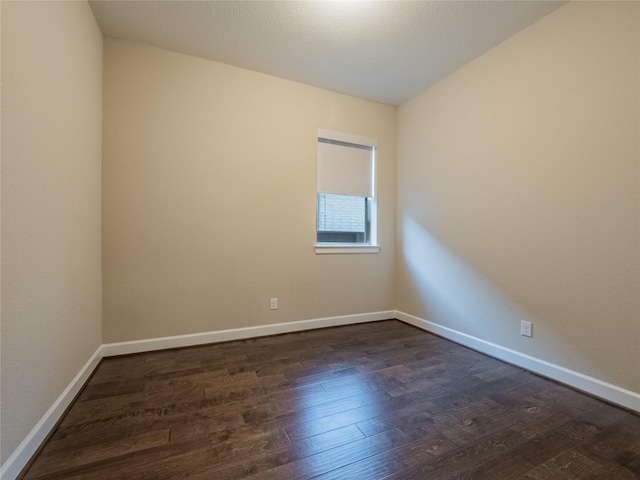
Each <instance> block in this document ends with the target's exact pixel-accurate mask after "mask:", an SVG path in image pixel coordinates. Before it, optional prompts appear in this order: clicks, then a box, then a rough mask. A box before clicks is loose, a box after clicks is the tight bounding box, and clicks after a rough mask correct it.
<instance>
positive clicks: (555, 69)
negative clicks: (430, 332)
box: [396, 2, 640, 392]
mask: <svg viewBox="0 0 640 480" xmlns="http://www.w3.org/2000/svg"><path fill="white" fill-rule="evenodd" d="M639 29H640V5H638V4H637V3H624V2H597V3H591V2H589V3H582V2H575V3H570V4H567V5H565V6H563V7H561V8H560V9H558V10H556V11H555V12H553V13H551V14H550V15H548V16H547V17H545V18H543V19H542V20H540V21H539V22H537V23H535V24H534V25H532V26H531V27H529V28H527V29H526V30H523V31H522V32H520V33H519V34H517V35H516V36H514V37H512V38H511V39H509V40H508V41H506V42H505V43H503V44H501V45H499V46H498V47H496V48H495V49H494V50H492V51H490V52H488V53H486V54H485V55H483V56H482V57H480V58H478V59H477V60H476V61H474V62H472V63H471V64H469V65H467V66H465V67H464V68H462V69H461V70H459V71H457V72H456V73H455V74H453V75H451V76H450V77H448V78H447V79H445V80H443V81H442V82H440V83H439V84H437V85H436V86H435V87H433V88H431V89H429V90H427V91H425V92H424V93H423V94H421V95H420V96H418V97H416V98H414V99H412V100H411V101H409V102H407V103H406V104H404V105H402V106H401V107H400V109H399V112H398V132H399V133H398V147H399V148H398V171H397V176H398V218H397V222H398V238H399V242H398V281H397V301H396V305H397V307H398V309H400V310H402V311H405V312H407V313H410V314H413V315H416V316H419V317H422V318H425V319H428V320H431V321H433V322H437V323H439V324H442V325H445V326H447V327H450V328H453V329H456V330H459V331H462V332H464V333H467V334H470V335H474V336H476V337H479V338H481V339H485V340H488V341H491V342H494V343H497V344H499V345H502V346H505V347H508V348H511V349H514V350H517V351H519V352H523V353H525V354H530V355H533V356H535V357H538V358H541V359H543V360H547V361H550V362H553V363H556V364H558V365H561V366H564V367H567V368H570V369H573V370H576V371H578V372H582V373H584V374H587V375H590V376H593V377H596V378H598V379H600V380H604V381H606V382H610V383H612V384H615V385H618V386H620V387H623V388H627V389H629V390H632V391H635V392H640V373H639V372H640V348H638V345H640V320H639V319H640V295H639V292H640V248H639V247H640V212H639V208H640V188H639V184H638V178H639V173H640V171H639V170H640V158H639V155H640V138H639V136H640V111H639V108H640V98H639V93H640V77H639V70H640V66H639V61H640V37H639ZM521 319H526V320H530V321H532V322H533V333H534V335H533V338H531V339H528V338H525V337H522V336H520V333H519V328H520V325H519V324H520V320H521Z"/></svg>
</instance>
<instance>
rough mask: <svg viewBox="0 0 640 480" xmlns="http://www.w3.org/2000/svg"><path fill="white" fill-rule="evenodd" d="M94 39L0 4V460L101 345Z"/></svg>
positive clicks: (70, 24)
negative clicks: (0, 68) (0, 67)
mask: <svg viewBox="0 0 640 480" xmlns="http://www.w3.org/2000/svg"><path fill="white" fill-rule="evenodd" d="M101 108H102V37H101V34H100V31H99V29H98V26H97V24H96V22H95V20H94V18H93V14H92V13H91V10H90V8H89V5H88V4H87V3H77V2H42V3H40V2H2V326H1V333H2V341H1V345H0V348H1V355H2V370H1V377H2V378H1V382H2V383H1V386H2V397H1V402H2V414H1V421H2V426H1V431H0V438H1V439H2V440H1V443H2V462H3V463H4V461H5V460H6V459H7V457H8V456H9V455H10V454H11V453H12V452H13V451H14V450H15V449H16V447H17V446H18V445H19V444H20V442H21V441H22V440H23V439H24V438H25V437H26V435H27V434H28V433H29V431H30V430H31V429H32V428H33V427H34V425H35V424H36V422H38V420H40V418H41V417H42V415H43V414H44V413H45V412H46V411H47V410H48V409H49V407H50V406H51V405H52V404H53V402H54V401H55V400H56V398H58V396H59V395H60V394H61V393H62V391H63V390H64V389H65V388H66V387H67V385H69V382H71V380H72V379H73V378H74V377H75V375H76V374H77V373H78V372H79V371H80V369H81V368H82V366H83V365H84V364H85V363H86V362H87V360H89V358H90V357H91V355H92V354H93V353H94V352H95V351H96V348H97V347H98V346H99V345H100V343H101V338H100V337H101V333H100V329H101V326H100V316H101V273H100V270H101V267H100V242H101V238H100V229H101V227H100V215H101V213H100V176H101V170H100V148H101V123H102V118H101V117H102V115H101Z"/></svg>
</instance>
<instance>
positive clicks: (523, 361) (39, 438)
mask: <svg viewBox="0 0 640 480" xmlns="http://www.w3.org/2000/svg"><path fill="white" fill-rule="evenodd" d="M391 318H397V319H398V320H401V321H403V322H405V323H408V324H410V325H413V326H415V327H418V328H420V329H422V330H426V331H428V332H432V333H435V334H438V335H440V336H442V337H444V338H447V339H449V340H452V341H454V342H456V343H459V344H461V345H465V346H467V347H470V348H473V349H474V350H478V351H479V352H482V353H486V354H487V355H491V356H492V357H495V358H498V359H500V360H504V361H505V362H509V363H512V364H514V365H517V366H519V367H522V368H524V369H527V370H530V371H532V372H535V373H538V374H540V375H543V376H545V377H548V378H551V379H553V380H557V381H558V382H561V383H564V384H566V385H570V386H572V387H574V388H577V389H579V390H582V391H584V392H587V393H590V394H592V395H595V396H597V397H600V398H602V399H604V400H607V401H609V402H611V403H615V404H617V405H620V406H623V407H625V408H628V409H631V410H635V411H637V412H640V394H638V393H636V392H632V391H630V390H625V389H623V388H620V387H617V386H615V385H612V384H610V383H606V382H603V381H601V380H598V379H597V378H593V377H589V376H587V375H584V374H582V373H579V372H575V371H573V370H569V369H567V368H564V367H561V366H559V365H555V364H553V363H550V362H547V361H545V360H541V359H539V358H535V357H532V356H529V355H526V354H524V353H520V352H517V351H515V350H511V349H509V348H506V347H502V346H500V345H497V344H495V343H491V342H487V341H486V340H482V339H480V338H477V337H473V336H471V335H467V334H466V333H462V332H459V331H457V330H453V329H451V328H448V327H445V326H442V325H438V324H436V323H433V322H429V321H428V320H424V319H422V318H419V317H416V316H413V315H409V314H407V313H404V312H400V311H394V310H388V311H382V312H371V313H362V314H355V315H342V316H338V317H325V318H316V319H311V320H301V321H296V322H287V323H276V324H272V325H259V326H254V327H245V328H234V329H229V330H219V331H213V332H204V333H194V334H189V335H177V336H173V337H161V338H151V339H146V340H136V341H131V342H119V343H107V344H103V345H101V346H100V347H98V349H97V350H96V352H95V353H94V354H93V355H92V357H91V358H90V359H89V361H87V363H86V364H85V365H84V367H82V369H81V370H80V372H79V373H78V374H77V375H76V376H75V378H74V379H73V380H72V381H71V383H70V384H69V386H67V388H66V389H65V390H64V391H63V392H62V394H61V395H60V396H59V397H58V399H57V400H56V401H55V402H54V404H53V405H52V406H51V408H49V410H48V411H47V413H45V414H44V416H43V417H42V418H41V419H40V421H39V422H38V423H37V424H36V426H35V427H33V429H32V430H31V432H29V434H28V435H27V437H26V438H25V439H24V440H23V441H22V443H21V444H20V446H18V448H17V449H16V450H15V451H14V452H13V454H12V455H11V456H10V457H9V458H8V459H7V461H6V462H5V463H4V465H2V467H1V468H0V478H1V479H3V480H14V479H15V478H16V477H17V476H18V475H19V474H20V472H21V471H22V469H23V468H24V467H25V466H26V465H27V463H28V462H29V460H30V459H31V457H32V456H33V455H34V454H35V452H36V451H37V450H38V448H39V447H40V445H41V444H42V442H43V441H44V440H45V438H46V437H47V435H48V434H49V433H50V432H51V430H52V429H53V427H54V426H55V425H56V423H57V422H58V420H59V419H60V417H61V416H62V414H63V413H64V412H65V410H66V409H67V407H68V406H69V405H70V404H71V402H72V401H73V399H74V398H75V396H76V395H77V394H78V392H79V391H80V389H81V388H82V386H83V385H84V384H85V382H86V381H87V379H88V378H89V377H90V376H91V374H92V373H93V371H94V370H95V368H96V367H97V366H98V363H99V362H100V360H101V359H102V358H103V357H110V356H114V355H125V354H130V353H140V352H148V351H153V350H162V349H166V348H179V347H188V346H195V345H203V344H207V343H218V342H227V341H232V340H242V339H245V338H254V337H263V336H266V335H276V334H279V333H291V332H299V331H302V330H313V329H317V328H326V327H338V326H342V325H353V324H356V323H365V322H374V321H378V320H387V319H391Z"/></svg>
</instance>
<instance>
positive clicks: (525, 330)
mask: <svg viewBox="0 0 640 480" xmlns="http://www.w3.org/2000/svg"><path fill="white" fill-rule="evenodd" d="M531 328H532V326H531V322H527V321H526V320H522V321H521V322H520V335H524V336H525V337H532V336H533V333H532V330H531Z"/></svg>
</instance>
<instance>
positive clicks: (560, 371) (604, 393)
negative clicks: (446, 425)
mask: <svg viewBox="0 0 640 480" xmlns="http://www.w3.org/2000/svg"><path fill="white" fill-rule="evenodd" d="M395 317H396V318H397V319H398V320H401V321H403V322H405V323H408V324H410V325H413V326H415V327H418V328H420V329H422V330H426V331H428V332H432V333H435V334H437V335H440V336H441V337H444V338H446V339H449V340H452V341H454V342H456V343H459V344H461V345H464V346H466V347H469V348H473V349H474V350H477V351H479V352H482V353H486V354H487V355H490V356H492V357H495V358H498V359H500V360H504V361H505V362H508V363H511V364H513V365H516V366H518V367H521V368H524V369H526V370H529V371H531V372H534V373H538V374H540V375H542V376H544V377H547V378H550V379H552V380H556V381H558V382H560V383H564V384H565V385H569V386H571V387H574V388H576V389H578V390H582V391H583V392H586V393H589V394H591V395H594V396H596V397H599V398H602V399H603V400H607V401H608V402H611V403H615V404H616V405H620V406H622V407H625V408H628V409H630V410H634V411H636V412H640V393H637V392H632V391H630V390H626V389H624V388H621V387H618V386H616V385H612V384H610V383H607V382H603V381H602V380H598V379H597V378H593V377H590V376H588V375H584V374H582V373H580V372H576V371H574V370H570V369H568V368H565V367H561V366H560V365H556V364H554V363H551V362H547V361H545V360H541V359H539V358H536V357H532V356H530V355H527V354H524V353H520V352H517V351H515V350H511V349H510V348H506V347H503V346H500V345H497V344H495V343H491V342H488V341H486V340H482V339H480V338H477V337H474V336H471V335H467V334H466V333H462V332H459V331H457V330H453V329H451V328H449V327H445V326H443V325H439V324H437V323H433V322H430V321H428V320H424V319H422V318H419V317H416V316H414V315H409V314H408V313H404V312H400V311H396V313H395Z"/></svg>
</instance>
